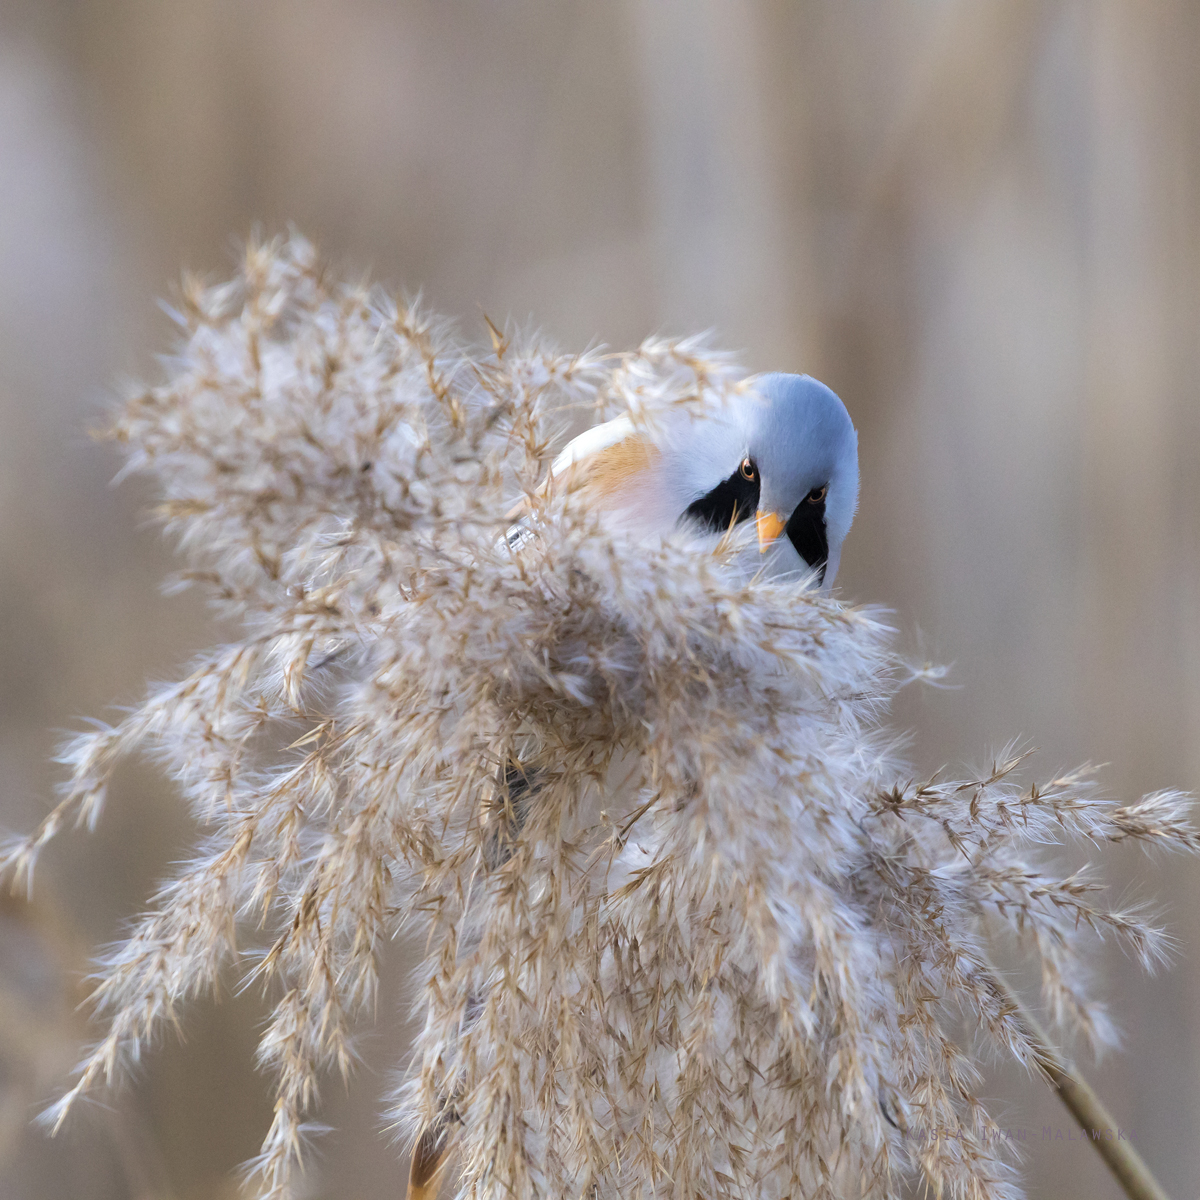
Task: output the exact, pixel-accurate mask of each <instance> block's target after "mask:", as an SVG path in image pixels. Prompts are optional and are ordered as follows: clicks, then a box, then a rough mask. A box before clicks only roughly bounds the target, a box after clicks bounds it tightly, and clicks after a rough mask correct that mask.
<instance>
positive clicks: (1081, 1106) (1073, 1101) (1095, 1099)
mask: <svg viewBox="0 0 1200 1200" xmlns="http://www.w3.org/2000/svg"><path fill="white" fill-rule="evenodd" d="M992 980H993V983H994V985H995V988H996V992H997V994H998V995H999V996H1000V997H1001V998H1002V999H1003V1001H1004V1003H1005V1004H1007V1005H1010V1006H1011V1007H1012V1010H1013V1011H1014V1013H1015V1014H1016V1017H1017V1020H1018V1021H1019V1022H1020V1023H1021V1025H1022V1027H1023V1028H1024V1030H1025V1033H1026V1036H1027V1037H1028V1038H1029V1041H1030V1044H1031V1045H1033V1047H1034V1048H1035V1053H1036V1056H1037V1065H1038V1068H1039V1070H1040V1071H1041V1073H1042V1074H1043V1075H1044V1076H1045V1077H1046V1079H1047V1080H1048V1081H1049V1083H1050V1085H1051V1086H1052V1087H1053V1088H1054V1090H1055V1091H1056V1092H1057V1093H1058V1095H1059V1097H1060V1099H1061V1100H1062V1102H1063V1104H1065V1105H1066V1106H1067V1110H1068V1111H1069V1112H1070V1114H1071V1115H1072V1116H1073V1117H1074V1118H1075V1120H1076V1121H1078V1122H1079V1127H1080V1129H1082V1130H1083V1132H1084V1133H1086V1134H1088V1135H1089V1136H1090V1137H1091V1141H1092V1145H1093V1146H1094V1147H1095V1150H1096V1153H1097V1154H1099V1155H1100V1157H1101V1158H1102V1159H1104V1162H1105V1164H1106V1165H1107V1166H1108V1169H1109V1170H1110V1171H1111V1172H1112V1173H1113V1175H1114V1176H1115V1177H1116V1180H1117V1182H1118V1183H1119V1184H1120V1185H1121V1190H1122V1191H1123V1192H1124V1193H1125V1194H1126V1195H1127V1196H1128V1197H1129V1200H1169V1198H1168V1196H1167V1193H1166V1192H1165V1191H1163V1189H1162V1185H1161V1184H1160V1183H1159V1182H1158V1180H1157V1179H1155V1178H1154V1174H1153V1172H1152V1171H1151V1170H1150V1168H1149V1167H1148V1166H1147V1165H1146V1163H1145V1160H1144V1159H1143V1158H1142V1156H1141V1155H1140V1154H1139V1153H1138V1152H1137V1149H1136V1148H1135V1146H1134V1145H1133V1143H1132V1142H1130V1141H1120V1140H1118V1139H1117V1138H1113V1139H1112V1140H1108V1139H1106V1138H1104V1137H1103V1136H1102V1134H1103V1132H1104V1131H1105V1130H1114V1129H1117V1128H1118V1125H1117V1122H1116V1119H1115V1118H1114V1117H1113V1115H1112V1114H1111V1113H1110V1112H1109V1111H1108V1109H1107V1108H1105V1107H1104V1101H1102V1100H1101V1099H1100V1097H1099V1096H1098V1095H1097V1094H1096V1093H1095V1091H1094V1090H1093V1089H1092V1087H1091V1085H1090V1084H1089V1083H1088V1082H1087V1080H1085V1079H1084V1078H1083V1077H1082V1076H1081V1075H1080V1074H1079V1073H1078V1072H1077V1071H1076V1070H1075V1069H1074V1067H1073V1066H1072V1065H1071V1064H1070V1063H1069V1062H1068V1061H1067V1060H1066V1059H1065V1058H1064V1057H1063V1056H1062V1054H1060V1053H1059V1051H1058V1050H1056V1049H1055V1047H1054V1044H1053V1042H1051V1040H1050V1039H1049V1037H1047V1035H1046V1032H1045V1030H1043V1029H1042V1027H1041V1025H1040V1024H1039V1023H1038V1020H1037V1018H1036V1017H1034V1015H1033V1014H1032V1013H1031V1012H1030V1011H1029V1009H1028V1008H1026V1006H1025V1005H1024V1004H1022V1003H1021V1000H1020V998H1019V997H1018V996H1017V994H1016V993H1015V992H1014V991H1013V990H1012V988H1010V987H1009V986H1008V984H1007V983H1006V982H1005V980H1004V977H1003V976H1002V975H1001V974H1000V973H999V972H998V971H996V970H995V969H994V968H993V970H992Z"/></svg>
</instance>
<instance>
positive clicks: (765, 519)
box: [755, 509, 787, 554]
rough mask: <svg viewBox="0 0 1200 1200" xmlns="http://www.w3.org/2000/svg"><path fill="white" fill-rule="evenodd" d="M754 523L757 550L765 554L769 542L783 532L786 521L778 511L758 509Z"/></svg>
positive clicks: (769, 544)
mask: <svg viewBox="0 0 1200 1200" xmlns="http://www.w3.org/2000/svg"><path fill="white" fill-rule="evenodd" d="M755 524H757V526H758V552H759V554H766V552H767V551H768V550H769V549H770V547H771V543H772V542H773V541H775V540H776V539H777V538H778V537H779V535H780V534H781V533H782V532H783V530H784V526H786V525H787V522H786V521H785V520H784V519H783V518H782V517H781V516H780V515H779V514H778V513H773V512H763V511H762V510H761V509H760V510H759V513H758V517H757V519H756V521H755Z"/></svg>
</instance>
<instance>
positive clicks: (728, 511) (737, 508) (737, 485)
mask: <svg viewBox="0 0 1200 1200" xmlns="http://www.w3.org/2000/svg"><path fill="white" fill-rule="evenodd" d="M757 508H758V473H757V472H756V473H755V475H754V478H753V479H747V478H746V477H745V476H744V475H743V474H742V469H741V467H738V469H737V470H736V471H734V473H733V474H732V475H730V477H729V478H728V479H722V480H721V482H720V483H718V484H717V486H716V487H715V488H713V490H712V491H711V492H709V493H708V494H707V495H705V496H701V497H700V499H699V500H693V501H692V502H691V504H689V505H688V506H687V508H686V509H684V512H683V515H684V517H691V518H693V519H694V520H696V521H699V522H700V523H701V524H702V525H703V526H704V527H705V528H706V529H711V530H713V531H714V532H716V533H724V532H725V530H726V529H728V528H729V527H730V525H740V524H741V523H742V522H743V521H747V520H749V519H750V518H751V517H752V516H753V515H754V512H755V510H756V509H757Z"/></svg>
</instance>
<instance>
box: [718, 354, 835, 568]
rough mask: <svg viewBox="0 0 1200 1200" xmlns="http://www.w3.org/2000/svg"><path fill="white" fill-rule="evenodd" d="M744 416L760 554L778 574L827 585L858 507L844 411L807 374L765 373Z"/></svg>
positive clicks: (746, 469) (745, 470) (746, 463)
mask: <svg viewBox="0 0 1200 1200" xmlns="http://www.w3.org/2000/svg"><path fill="white" fill-rule="evenodd" d="M757 391H758V394H759V397H760V401H759V403H757V404H751V405H750V406H749V407H748V409H747V413H746V425H745V430H746V457H745V459H744V461H743V462H742V464H741V467H740V468H739V469H740V471H741V473H742V474H743V475H745V476H751V477H755V478H756V479H757V482H758V498H757V509H756V514H755V515H756V524H757V527H758V541H759V549H760V551H762V552H763V553H764V554H766V553H770V554H771V555H772V556H773V559H774V560H775V562H774V565H775V567H776V569H779V568H782V569H784V570H786V569H788V568H789V567H790V566H794V567H795V568H797V569H799V568H800V566H801V563H799V562H796V557H798V558H799V559H800V560H801V561H802V563H803V564H804V567H805V569H812V570H814V571H816V573H817V578H818V581H819V582H820V583H821V584H822V585H823V586H824V587H825V588H828V587H829V586H831V585H832V583H833V580H834V577H835V576H836V575H837V569H838V563H839V562H840V560H841V555H842V543H843V542H844V541H845V539H846V534H847V533H849V532H850V523H851V522H852V521H853V520H854V510H855V508H856V507H857V505H858V434H857V432H856V431H855V429H854V425H853V423H852V422H851V420H850V414H849V413H848V412H847V411H846V406H845V405H844V404H843V403H842V402H841V400H839V399H838V397H837V396H836V395H834V393H833V392H832V391H830V390H829V388H827V387H826V386H825V385H824V384H823V383H820V382H818V381H817V380H815V379H813V378H812V377H811V376H809V375H784V374H771V375H763V376H761V377H760V378H759V380H758V381H757Z"/></svg>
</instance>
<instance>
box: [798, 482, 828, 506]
mask: <svg viewBox="0 0 1200 1200" xmlns="http://www.w3.org/2000/svg"><path fill="white" fill-rule="evenodd" d="M827 491H829V484H827V483H825V484H822V485H821V486H820V487H819V488H813V490H812V491H811V492H809V493H808V495H807V496H805V497H804V498H805V499H806V500H807V501H808V502H809V504H820V503H821V501H822V500H824V499H825V493H826V492H827Z"/></svg>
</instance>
